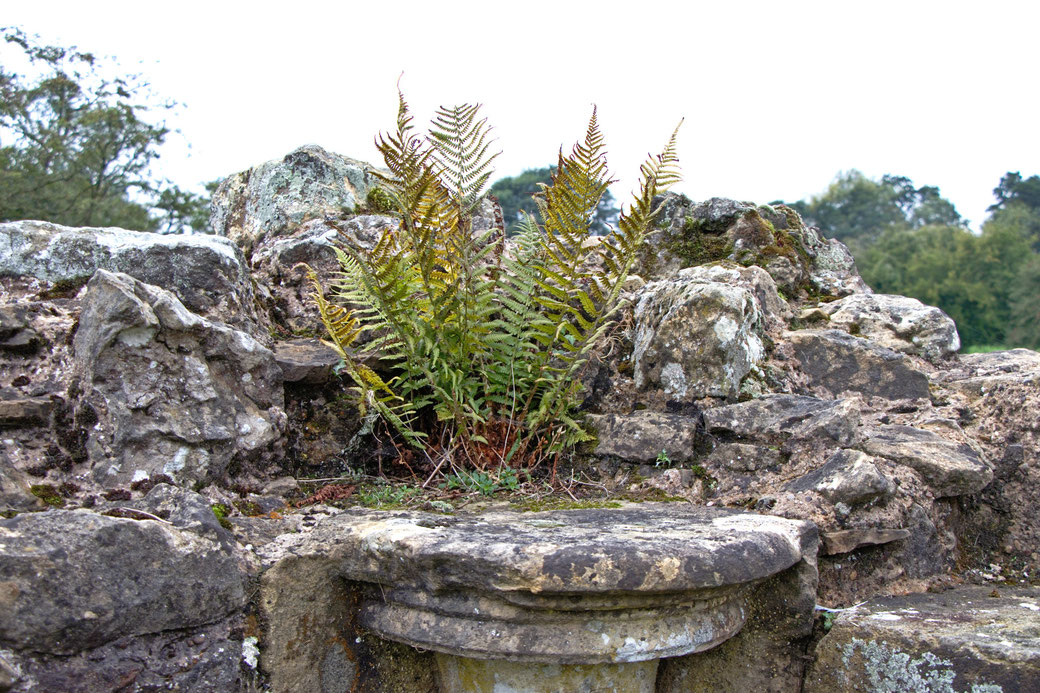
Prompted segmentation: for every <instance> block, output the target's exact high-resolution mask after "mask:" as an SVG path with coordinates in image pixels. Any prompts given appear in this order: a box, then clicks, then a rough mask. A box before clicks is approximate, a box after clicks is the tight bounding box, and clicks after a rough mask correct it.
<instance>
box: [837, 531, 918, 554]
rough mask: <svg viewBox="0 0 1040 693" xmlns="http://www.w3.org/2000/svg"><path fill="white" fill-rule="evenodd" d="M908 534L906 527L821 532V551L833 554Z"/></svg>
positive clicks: (876, 544) (878, 543) (886, 541)
mask: <svg viewBox="0 0 1040 693" xmlns="http://www.w3.org/2000/svg"><path fill="white" fill-rule="evenodd" d="M909 536H910V530H908V529H899V528H896V529H873V528H871V529H843V530H839V531H837V532H822V533H821V534H820V542H821V544H822V549H823V550H822V551H821V553H822V554H824V555H833V554H839V553H848V552H850V551H854V550H856V549H858V548H862V547H864V546H878V545H880V544H887V543H889V542H892V541H900V540H902V539H906V538H908V537H909Z"/></svg>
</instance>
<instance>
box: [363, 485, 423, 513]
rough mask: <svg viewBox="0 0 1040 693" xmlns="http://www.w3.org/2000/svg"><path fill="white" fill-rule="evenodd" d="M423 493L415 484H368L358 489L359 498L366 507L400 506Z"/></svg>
mask: <svg viewBox="0 0 1040 693" xmlns="http://www.w3.org/2000/svg"><path fill="white" fill-rule="evenodd" d="M421 493H422V491H421V490H419V489H417V488H415V487H414V486H390V485H384V486H367V487H362V488H360V489H359V490H358V500H359V501H360V502H361V505H363V506H365V507H366V508H399V507H401V506H403V505H405V504H406V503H407V501H408V500H409V499H410V498H412V497H414V496H417V495H419V494H421Z"/></svg>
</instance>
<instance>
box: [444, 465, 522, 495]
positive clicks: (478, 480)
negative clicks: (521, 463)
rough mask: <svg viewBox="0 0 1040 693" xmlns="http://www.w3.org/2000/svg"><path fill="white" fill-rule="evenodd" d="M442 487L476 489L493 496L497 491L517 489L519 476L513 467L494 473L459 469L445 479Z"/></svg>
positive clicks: (482, 493)
mask: <svg viewBox="0 0 1040 693" xmlns="http://www.w3.org/2000/svg"><path fill="white" fill-rule="evenodd" d="M443 488H446V489H448V490H449V491H451V490H454V489H462V490H464V491H478V492H479V493H480V494H481V495H484V496H493V495H494V494H495V493H496V492H497V491H515V490H517V489H518V488H520V478H519V477H518V476H517V474H516V470H515V469H503V470H501V471H500V472H498V473H497V474H496V475H492V474H489V473H487V472H483V471H479V470H474V471H472V472H467V471H465V470H462V469H460V470H459V471H457V472H455V473H454V474H452V475H451V476H449V477H448V478H447V479H446V480H445V482H444V486H443Z"/></svg>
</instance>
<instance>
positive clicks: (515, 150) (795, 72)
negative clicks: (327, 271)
mask: <svg viewBox="0 0 1040 693" xmlns="http://www.w3.org/2000/svg"><path fill="white" fill-rule="evenodd" d="M391 6H392V7H393V9H390V8H391ZM0 23H2V24H4V25H14V26H20V27H21V28H22V29H24V30H25V31H26V32H28V33H30V34H39V35H40V37H41V40H42V41H43V42H45V43H52V44H59V45H69V44H75V45H76V46H78V47H79V48H80V49H82V50H87V51H91V52H94V53H97V54H102V55H109V56H114V57H115V58H117V59H118V60H119V63H120V65H121V66H122V68H123V69H124V70H125V71H137V72H140V73H142V74H143V75H144V76H145V77H146V78H147V79H148V80H149V81H150V82H151V84H152V86H153V88H154V90H155V91H156V92H157V93H159V94H160V95H162V96H164V97H167V98H171V99H175V100H177V101H180V102H182V103H183V104H184V106H183V107H182V108H181V109H179V111H178V112H176V113H175V114H174V115H173V117H172V118H171V119H170V121H169V124H170V125H171V126H173V127H175V128H177V129H179V130H180V131H181V133H182V134H181V135H179V136H175V137H172V138H171V139H170V141H169V143H168V144H167V146H166V147H165V148H164V150H163V157H162V159H161V160H160V167H159V168H160V173H161V174H162V175H164V176H165V177H167V178H169V179H171V180H173V181H174V182H175V183H177V184H179V185H181V186H182V187H192V186H197V185H198V184H200V183H202V182H203V181H208V180H212V179H215V178H219V177H222V176H225V175H227V174H229V173H233V172H235V171H239V170H243V169H246V168H249V167H250V166H253V165H256V164H259V163H261V162H263V161H266V160H269V159H275V158H281V157H282V156H284V155H285V154H287V153H288V152H290V151H291V150H293V149H295V148H296V147H298V146H300V145H303V144H309V143H315V144H319V145H321V146H323V147H325V148H326V149H329V150H332V151H335V152H339V153H341V154H345V155H347V156H352V157H354V158H358V159H362V160H366V161H371V162H373V163H376V162H377V153H376V151H375V148H374V147H373V145H372V139H373V136H374V135H375V134H376V133H377V132H379V131H380V130H386V129H389V128H390V127H392V126H393V123H394V116H395V112H396V106H397V94H396V87H395V83H396V82H397V79H398V76H399V75H400V74H401V73H402V72H403V73H404V77H403V80H402V86H403V89H404V92H405V96H406V98H407V99H408V101H409V103H410V104H411V106H412V108H413V112H414V114H415V115H416V120H417V122H419V123H426V122H427V121H428V119H429V117H430V116H431V115H432V113H433V110H434V109H435V108H436V107H437V106H438V105H441V104H449V105H450V104H457V103H463V102H470V103H472V102H480V103H483V104H484V113H485V115H486V116H487V117H488V119H489V122H490V123H491V124H492V125H493V126H494V128H495V134H496V136H497V138H498V143H499V147H500V148H501V149H502V150H503V151H504V153H503V155H502V156H501V157H500V158H499V160H498V166H497V174H496V176H495V177H496V178H497V177H499V176H505V175H514V174H517V173H519V172H521V171H522V170H524V169H525V168H536V167H540V166H544V165H547V164H549V163H552V162H554V161H555V155H556V151H557V149H558V148H559V147H560V146H561V145H564V146H566V147H568V148H569V147H570V145H571V144H572V143H573V142H574V141H575V140H576V139H578V138H579V137H581V136H582V135H583V133H584V130H585V126H586V124H587V121H588V117H589V114H590V113H591V109H592V104H594V103H595V104H597V105H598V107H599V117H600V124H601V127H602V129H603V132H604V134H605V136H606V139H607V145H608V151H609V160H610V164H611V169H612V170H613V172H614V174H615V176H616V177H617V178H619V179H620V183H619V184H617V185H615V186H614V193H615V196H616V197H618V198H619V199H620V200H621V201H622V202H624V201H626V200H627V198H628V193H629V192H630V191H631V190H632V188H633V187H634V184H635V177H636V174H637V171H638V167H639V164H640V162H641V161H642V160H643V159H644V158H645V157H646V154H647V153H648V152H650V151H655V152H656V151H658V150H659V149H660V148H661V147H662V145H663V144H664V143H665V141H666V140H667V138H668V136H669V135H670V134H671V132H672V130H673V128H674V127H675V125H676V124H677V123H678V122H679V120H680V118H685V119H686V120H685V124H684V125H683V127H682V130H681V131H680V150H679V153H680V159H681V163H682V167H683V173H684V177H685V181H684V182H683V183H682V184H681V185H680V186H679V187H678V190H680V191H681V192H685V193H686V194H688V195H689V196H690V197H692V198H694V199H698V200H699V199H704V198H707V197H712V196H724V197H734V198H738V199H744V200H752V201H755V202H769V201H772V200H777V199H783V200H788V201H793V200H798V199H802V198H806V197H808V196H811V195H813V194H817V193H820V192H822V191H823V190H824V189H825V188H826V186H827V184H828V183H829V182H830V181H831V180H832V179H833V177H834V176H835V174H836V173H837V172H838V171H841V170H848V169H851V168H858V169H860V170H861V171H863V172H864V173H866V174H867V175H869V176H871V177H875V178H876V177H879V176H881V175H882V174H885V173H893V174H897V175H904V176H907V177H909V178H911V179H912V180H913V181H914V183H915V184H917V185H918V186H921V185H936V186H939V188H940V189H941V191H942V193H943V194H944V195H945V196H946V197H948V198H949V199H951V200H952V201H953V202H954V204H956V206H957V209H958V210H959V211H960V212H961V214H962V215H963V216H965V217H967V218H968V219H970V220H971V222H972V226H973V227H977V225H978V223H979V222H980V221H982V220H983V219H984V217H985V209H986V207H987V206H989V205H990V204H991V203H992V194H991V191H992V189H993V188H994V187H995V186H996V185H997V183H998V182H999V180H1000V177H1001V175H1003V174H1004V173H1005V172H1006V171H1021V172H1022V174H1023V175H1025V176H1029V175H1032V174H1038V173H1040V135H1038V133H1040V121H1038V106H1040V89H1038V84H1040V79H1038V74H1037V73H1038V68H1040V58H1038V56H1040V50H1038V48H1037V32H1038V29H1040V2H1036V0H1032V1H1031V2H1027V1H1017V2H1008V1H1004V0H988V1H987V2H979V1H978V0H973V1H971V2H961V1H959V0H946V1H945V2H932V1H919V0H900V1H898V2H890V1H888V0H873V1H872V2H869V3H866V2H855V3H852V2H840V1H838V0H830V1H828V2H809V1H799V0H789V1H787V2H779V1H776V0H773V1H771V2H760V1H756V2H750V1H749V2H740V1H736V0H729V1H725V2H723V1H720V0H714V1H713V2H682V3H679V2H656V1H655V0H630V1H629V2H617V3H615V2H610V1H608V0H600V1H598V2H570V1H568V0H555V1H553V2H543V1H542V0H521V1H520V2H511V3H496V2H491V1H489V0H485V1H483V2H463V1H461V0H440V1H439V2H434V1H427V2H413V1H412V0H401V1H399V2H396V3H383V2H380V1H379V0H371V1H366V2H320V3H319V2H310V1H309V0H296V1H295V2H277V3H274V2H264V1H262V0H257V1H254V2H242V3H239V2H221V1H220V0H210V1H209V2H195V1H194V0H187V1H183V2H177V3H173V2H167V3H155V2H141V1H140V0H137V1H136V2H114V1H111V2H106V1H105V0H93V1H91V2H84V1H83V0H78V1H77V2H63V1H55V0H47V1H45V2H44V1H40V2H8V3H5V7H4V10H3V12H2V16H0ZM189 145H190V148H189Z"/></svg>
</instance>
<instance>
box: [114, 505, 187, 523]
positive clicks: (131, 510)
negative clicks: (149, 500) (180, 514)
mask: <svg viewBox="0 0 1040 693" xmlns="http://www.w3.org/2000/svg"><path fill="white" fill-rule="evenodd" d="M115 509H116V510H119V511H120V512H124V513H134V514H136V515H143V516H144V517H145V519H148V520H155V521H156V522H162V523H163V524H166V525H172V524H173V523H172V522H170V521H169V520H164V519H162V518H161V517H156V516H155V515H153V514H151V513H146V512H145V511H143V510H138V509H137V508H115Z"/></svg>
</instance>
